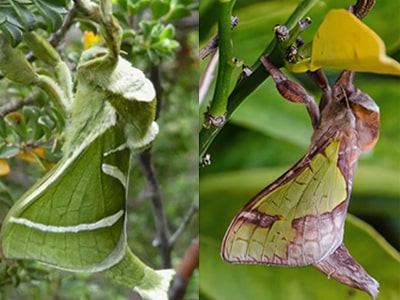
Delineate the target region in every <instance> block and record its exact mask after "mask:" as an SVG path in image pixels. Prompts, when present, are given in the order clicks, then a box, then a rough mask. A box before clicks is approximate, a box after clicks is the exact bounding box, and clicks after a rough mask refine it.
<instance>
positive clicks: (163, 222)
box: [138, 148, 172, 268]
mask: <svg viewBox="0 0 400 300" xmlns="http://www.w3.org/2000/svg"><path fill="white" fill-rule="evenodd" d="M138 157H139V164H140V168H141V170H142V173H143V175H144V177H145V178H146V182H147V185H148V186H149V189H150V190H151V191H152V195H151V203H152V208H153V217H154V222H155V225H156V231H157V235H156V239H155V242H154V244H155V245H156V246H157V247H158V248H159V250H160V255H161V259H162V264H163V268H171V265H172V264H171V247H170V245H169V243H168V237H169V229H168V222H167V218H166V216H165V210H164V203H163V202H164V201H163V197H162V193H161V189H160V184H159V183H158V180H157V177H156V173H155V170H154V166H153V162H152V152H151V148H149V149H147V150H145V151H143V152H141V153H139V155H138Z"/></svg>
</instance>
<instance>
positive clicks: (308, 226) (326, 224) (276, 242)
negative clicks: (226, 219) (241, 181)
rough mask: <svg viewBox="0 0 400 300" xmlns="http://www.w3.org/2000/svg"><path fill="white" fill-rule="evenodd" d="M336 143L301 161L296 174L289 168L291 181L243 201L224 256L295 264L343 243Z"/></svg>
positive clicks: (323, 254) (320, 256)
mask: <svg viewBox="0 0 400 300" xmlns="http://www.w3.org/2000/svg"><path fill="white" fill-rule="evenodd" d="M339 146H340V142H339V140H334V141H332V142H331V143H330V144H329V145H328V146H327V147H326V149H325V150H324V151H322V152H320V153H317V154H316V155H314V156H313V157H312V158H311V160H310V161H309V163H308V164H307V163H306V162H305V161H304V160H302V161H300V162H299V164H305V165H306V167H305V168H303V169H301V171H299V174H295V175H294V174H293V171H291V170H289V171H288V172H287V173H286V174H285V175H284V177H287V178H291V179H290V180H288V181H287V182H284V183H283V184H281V185H280V186H278V187H276V188H272V189H271V187H273V186H274V184H272V185H270V186H269V187H267V188H266V189H265V191H266V193H263V192H261V193H260V194H259V195H258V196H256V197H255V198H254V199H253V200H252V201H251V202H250V203H249V204H248V205H246V207H245V208H244V209H243V210H242V211H241V212H240V213H239V214H238V215H237V217H236V218H235V219H234V220H233V222H232V224H231V225H230V227H229V229H228V231H227V233H226V235H225V238H224V241H223V245H222V256H223V258H224V259H225V260H227V261H229V262H232V263H261V264H278V265H289V266H300V265H309V264H312V263H315V262H317V261H319V260H321V259H323V258H325V257H326V256H328V255H329V254H331V253H332V252H333V251H334V250H335V249H336V248H337V246H339V244H340V243H341V241H342V237H343V223H344V218H345V215H346V205H345V204H346V203H345V202H346V201H345V200H346V199H347V191H346V181H345V178H344V177H343V175H342V173H341V171H340V170H339V168H338V167H337V161H338V155H339ZM297 166H298V165H297ZM293 169H294V168H293ZM293 175H294V176H293ZM269 189H271V190H269Z"/></svg>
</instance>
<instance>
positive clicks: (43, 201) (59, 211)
mask: <svg viewBox="0 0 400 300" xmlns="http://www.w3.org/2000/svg"><path fill="white" fill-rule="evenodd" d="M123 142H124V138H123V132H122V130H120V129H118V128H117V127H116V126H114V127H112V128H109V129H107V130H106V131H105V132H104V133H102V134H101V135H99V136H98V137H97V138H96V139H95V140H94V141H93V142H91V143H90V144H89V145H88V146H87V147H85V148H84V149H83V150H82V151H81V152H80V153H76V152H75V153H74V152H72V154H71V155H70V156H69V157H65V158H63V159H62V160H61V161H60V162H59V163H58V164H57V166H56V167H54V168H53V170H52V171H50V172H49V173H48V174H46V175H45V176H44V177H43V178H42V179H41V180H40V181H39V182H38V183H37V184H35V185H34V186H33V187H32V188H31V189H30V190H29V191H28V192H27V193H26V194H25V195H24V196H23V197H22V198H21V199H20V200H18V201H17V203H16V204H15V205H14V206H13V208H11V210H10V211H9V213H8V215H7V217H6V220H5V222H4V224H3V228H2V233H1V235H2V246H3V253H4V255H5V256H6V257H9V258H15V259H34V260H38V261H42V262H43V263H45V264H48V265H51V266H53V267H56V268H59V269H65V270H69V271H77V272H95V271H101V270H104V269H107V268H109V267H110V266H112V265H114V264H116V263H117V262H119V260H121V259H122V257H123V256H124V255H125V249H126V234H125V197H126V192H125V186H126V184H127V182H126V181H127V173H128V168H129V150H128V149H127V148H126V147H123V146H121V144H122V143H123ZM119 146H120V147H119Z"/></svg>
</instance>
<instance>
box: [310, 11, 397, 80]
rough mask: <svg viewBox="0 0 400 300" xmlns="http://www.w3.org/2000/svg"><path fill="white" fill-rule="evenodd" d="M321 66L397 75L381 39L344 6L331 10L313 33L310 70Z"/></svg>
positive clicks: (395, 65)
mask: <svg viewBox="0 0 400 300" xmlns="http://www.w3.org/2000/svg"><path fill="white" fill-rule="evenodd" d="M322 67H323V68H335V69H347V70H353V71H357V72H370V73H380V74H392V75H400V64H399V63H398V62H397V61H395V60H394V59H392V58H390V57H388V56H387V55H386V49H385V45H384V43H383V41H382V40H381V38H380V37H379V36H378V35H377V34H376V33H375V32H374V31H372V30H371V29H370V28H369V27H368V26H367V25H365V24H364V23H362V22H361V21H360V20H359V19H357V17H355V16H354V15H353V14H351V13H349V12H348V11H347V10H344V9H337V10H331V11H330V12H329V13H328V14H327V16H326V17H325V19H324V21H323V22H322V24H321V26H320V27H319V29H318V31H317V33H316V34H315V36H314V40H313V47H312V55H311V63H310V70H311V71H315V70H316V69H318V68H322Z"/></svg>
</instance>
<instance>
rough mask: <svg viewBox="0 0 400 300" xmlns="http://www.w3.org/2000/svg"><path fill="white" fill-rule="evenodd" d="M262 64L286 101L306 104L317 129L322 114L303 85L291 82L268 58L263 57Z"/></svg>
mask: <svg viewBox="0 0 400 300" xmlns="http://www.w3.org/2000/svg"><path fill="white" fill-rule="evenodd" d="M261 62H262V63H263V65H264V67H265V69H266V70H267V71H268V72H269V74H270V75H271V77H272V79H273V80H274V81H275V84H276V87H277V89H278V91H279V93H280V94H281V95H282V96H283V97H284V98H285V99H287V100H289V101H291V102H294V103H304V104H305V105H306V106H307V111H308V114H309V115H310V118H311V123H312V125H313V128H317V127H318V125H319V120H320V113H319V108H318V105H317V103H316V102H315V100H314V98H312V97H311V96H309V95H308V94H307V91H306V90H305V89H304V88H303V87H302V86H301V85H299V84H297V83H295V82H293V81H290V80H289V79H288V78H287V77H286V75H285V74H283V73H282V72H281V71H280V70H279V69H278V68H277V67H275V66H274V65H273V64H271V63H270V62H269V61H268V59H267V57H266V56H263V57H261Z"/></svg>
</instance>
